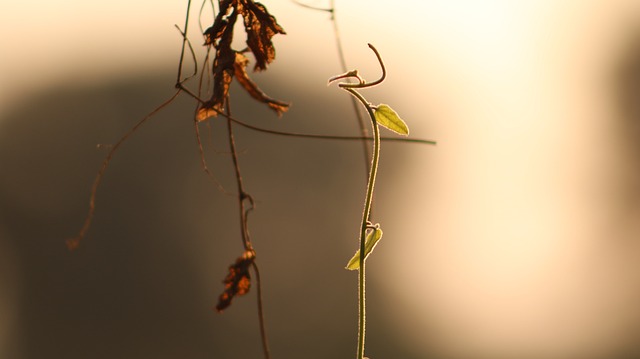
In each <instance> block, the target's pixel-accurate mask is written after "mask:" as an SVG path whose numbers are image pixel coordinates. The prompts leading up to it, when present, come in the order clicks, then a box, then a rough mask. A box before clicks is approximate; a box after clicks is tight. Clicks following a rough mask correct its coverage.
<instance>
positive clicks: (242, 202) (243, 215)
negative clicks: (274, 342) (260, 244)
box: [226, 98, 271, 359]
mask: <svg viewBox="0 0 640 359" xmlns="http://www.w3.org/2000/svg"><path fill="white" fill-rule="evenodd" d="M226 108H227V114H228V115H229V118H227V132H228V136H229V150H230V151H231V158H232V160H233V167H234V170H235V175H236V183H237V185H238V204H239V207H240V227H241V228H240V229H241V233H242V245H243V246H244V249H245V250H246V251H248V250H251V251H252V250H253V246H252V245H251V238H250V237H249V226H248V224H247V216H248V214H249V211H251V210H252V209H253V199H252V198H251V196H250V195H249V194H248V193H247V192H245V190H244V184H243V182H242V175H241V174H240V165H239V164H238V152H237V150H236V141H235V137H234V135H233V123H232V121H231V119H230V116H231V106H230V104H229V98H227V100H226ZM247 200H248V201H249V204H251V207H249V208H246V203H247V202H246V201H247ZM252 267H253V270H254V272H255V274H256V286H257V287H258V288H257V296H258V321H259V324H260V338H261V340H262V351H263V353H264V357H265V359H271V354H270V352H269V343H268V340H267V329H266V325H265V320H264V309H263V305H262V282H261V280H260V272H259V271H258V265H257V264H256V263H255V261H254V262H253V265H252Z"/></svg>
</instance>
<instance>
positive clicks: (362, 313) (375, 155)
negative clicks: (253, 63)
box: [344, 87, 380, 359]
mask: <svg viewBox="0 0 640 359" xmlns="http://www.w3.org/2000/svg"><path fill="white" fill-rule="evenodd" d="M344 89H345V90H347V91H349V93H351V94H352V95H353V96H355V97H356V98H357V99H358V100H360V102H361V103H362V104H363V105H364V107H365V108H366V109H367V112H368V113H369V117H370V118H371V125H372V127H373V152H372V156H371V167H370V171H369V181H368V184H367V195H366V197H365V201H364V211H363V213H362V223H361V226H360V269H359V273H358V274H359V278H358V297H359V301H358V309H359V310H358V312H359V316H358V317H359V318H358V355H357V357H356V358H357V359H363V358H364V340H365V326H366V301H365V260H364V259H365V239H366V236H367V224H368V222H369V214H370V213H371V203H372V202H373V189H374V187H375V183H376V174H377V172H378V160H379V158H380V131H379V129H378V123H377V122H376V117H375V114H374V112H373V109H372V108H371V104H369V103H368V102H367V100H365V99H364V97H362V95H360V94H359V93H358V92H357V91H356V90H354V89H352V88H348V87H346V88H344Z"/></svg>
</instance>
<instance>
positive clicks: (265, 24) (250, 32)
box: [197, 0, 289, 121]
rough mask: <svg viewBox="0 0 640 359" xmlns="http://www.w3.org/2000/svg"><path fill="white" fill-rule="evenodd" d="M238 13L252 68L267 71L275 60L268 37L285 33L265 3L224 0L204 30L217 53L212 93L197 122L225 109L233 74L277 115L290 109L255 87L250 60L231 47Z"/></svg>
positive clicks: (208, 43)
mask: <svg viewBox="0 0 640 359" xmlns="http://www.w3.org/2000/svg"><path fill="white" fill-rule="evenodd" d="M238 16H241V17H242V18H243V20H244V29H245V32H246V33H247V46H248V49H249V51H251V53H252V54H253V56H254V58H255V61H256V64H255V66H254V71H263V70H266V69H267V65H268V64H270V63H271V62H272V61H273V60H275V57H276V50H275V48H274V46H273V43H272V42H271V38H272V37H273V36H274V35H276V34H285V32H284V29H283V28H282V27H281V26H280V25H278V23H277V22H276V19H275V17H273V16H272V15H270V14H269V12H268V11H267V8H266V7H265V6H264V5H262V4H260V3H257V2H254V1H253V0H223V1H222V2H221V3H220V11H219V12H218V15H217V16H216V19H215V21H214V23H213V26H211V27H210V28H209V29H207V31H205V33H204V35H205V45H207V46H213V47H214V48H215V49H216V56H215V60H214V62H213V95H212V96H211V99H209V100H208V101H207V102H206V103H204V104H203V105H202V106H201V107H200V110H199V111H198V114H197V120H198V121H203V120H205V119H207V118H209V117H215V116H216V115H217V114H218V113H219V112H222V111H223V110H224V104H225V100H226V99H227V96H228V95H229V85H230V84H231V81H232V80H233V78H234V76H235V78H236V79H237V80H238V83H239V84H240V85H241V86H242V87H243V88H244V89H245V90H246V91H247V92H248V93H249V94H250V95H251V97H253V98H254V99H256V100H257V101H260V102H262V103H264V104H266V105H267V106H269V107H270V108H271V109H272V110H274V111H275V112H276V113H277V114H278V115H281V114H282V113H283V112H285V111H287V109H288V108H289V105H288V104H287V103H285V102H282V101H278V100H275V99H272V98H270V97H269V96H267V95H266V94H265V93H264V92H262V91H261V90H260V89H259V88H258V86H257V85H256V84H255V83H254V82H253V81H252V80H251V79H250V78H249V75H248V74H247V70H246V68H247V65H248V63H249V59H248V58H247V57H246V56H244V54H243V52H240V51H236V50H234V49H232V48H231V42H232V40H233V30H234V25H235V23H236V20H237V19H238Z"/></svg>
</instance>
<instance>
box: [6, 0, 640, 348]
mask: <svg viewBox="0 0 640 359" xmlns="http://www.w3.org/2000/svg"><path fill="white" fill-rule="evenodd" d="M264 3H265V5H266V6H267V7H268V8H269V10H270V12H272V13H273V14H274V15H276V17H277V18H278V22H279V23H280V24H282V25H283V26H284V28H285V30H286V31H287V35H286V36H278V37H276V39H275V43H276V47H277V60H276V62H275V63H274V64H273V66H272V67H271V68H270V70H269V71H267V73H265V74H256V75H255V79H256V80H257V81H258V82H259V83H260V85H261V86H262V87H263V88H264V89H265V91H266V92H267V93H268V94H270V95H272V96H274V97H276V98H279V99H285V100H288V101H291V102H292V103H293V107H292V109H291V111H290V112H289V113H288V114H286V115H285V116H283V118H282V119H277V118H276V117H275V116H274V115H272V114H271V113H269V112H268V111H267V110H264V109H263V108H261V107H260V106H258V105H255V104H253V103H252V102H251V101H249V99H247V98H246V97H244V96H243V95H239V93H238V91H235V93H234V94H235V95H236V97H234V100H233V101H234V103H235V104H236V110H235V113H236V115H237V116H238V117H241V118H246V119H248V120H251V122H252V123H254V124H257V125H261V126H265V127H271V128H275V129H279V130H288V131H299V132H321V133H345V134H353V133H356V131H357V130H356V126H355V124H354V121H353V119H352V117H353V115H352V113H351V112H350V111H351V108H350V105H349V102H348V99H347V95H346V94H344V93H340V91H338V90H337V89H335V88H326V86H325V83H326V79H327V78H328V77H329V76H331V75H335V74H337V73H339V72H340V67H339V61H338V58H337V53H336V46H335V42H334V37H333V32H332V26H331V22H330V20H329V14H327V13H323V12H314V11H311V10H308V9H304V8H302V7H300V6H297V5H295V4H294V3H292V2H289V1H264ZM308 4H310V5H314V6H319V7H326V6H327V5H328V4H327V2H324V1H309V2H308ZM199 6H200V4H199V3H197V4H196V3H194V9H193V12H192V16H193V17H192V19H196V18H197V13H198V12H197V9H198V8H199ZM336 7H337V11H336V18H337V21H338V25H339V28H340V30H341V34H342V40H343V44H344V48H345V54H346V57H347V63H348V64H349V67H350V68H355V67H357V68H359V69H360V70H361V73H362V74H363V76H364V77H365V78H368V79H374V78H376V77H377V76H378V74H379V70H378V69H377V64H376V62H375V59H374V57H373V56H372V54H371V52H370V51H369V49H368V48H367V46H366V43H367V42H370V43H373V44H375V45H376V47H377V48H378V49H379V50H380V52H381V53H382V55H383V57H384V58H385V61H386V64H387V67H388V72H389V78H388V80H387V81H386V82H385V83H384V85H383V86H381V87H379V88H376V89H372V90H370V91H368V92H367V93H366V95H367V97H368V98H369V99H370V100H371V101H372V102H374V103H376V102H386V103H389V104H391V105H392V106H393V107H394V108H395V109H396V110H397V111H398V112H400V114H401V115H402V116H403V118H404V119H405V120H406V121H407V123H408V124H409V126H410V128H411V131H412V133H411V135H412V136H413V137H422V138H433V139H436V140H438V146H437V147H425V146H416V145H400V144H384V145H383V154H382V159H381V161H382V162H381V163H382V164H381V175H380V177H379V179H378V180H379V183H380V185H379V187H378V188H377V190H378V192H377V197H376V209H375V217H374V219H375V220H376V221H378V222H380V223H381V224H382V227H383V229H384V232H385V237H384V238H383V240H382V242H381V243H380V245H379V246H378V248H377V250H376V252H375V253H374V254H373V255H372V256H371V259H370V261H369V262H368V263H369V266H368V268H369V271H368V288H369V289H368V295H369V297H368V306H369V327H368V329H369V332H368V335H369V336H368V350H367V353H368V355H369V356H370V357H372V358H385V357H386V358H399V357H402V358H411V357H415V358H426V357H434V358H461V359H466V358H468V359H475V358H505V359H507V358H525V359H526V358H532V359H537V358H541V359H554V358H580V359H582V358H585V359H589V358H593V359H609V358H618V357H635V356H638V355H640V353H639V351H640V347H639V346H638V344H637V343H638V342H639V340H638V338H640V306H639V305H638V303H640V264H639V263H640V191H639V190H638V188H640V187H639V185H638V183H640V161H639V160H638V158H639V155H640V148H639V147H638V145H637V144H638V143H640V142H639V141H640V132H639V131H640V25H638V24H640V3H638V2H637V1H636V0H614V1H596V0H593V1H591V0H589V1H566V2H557V1H550V0H545V1H507V0H482V1H470V0H458V1H445V0H437V1H435V0H434V1H419V0H414V1H411V0H403V1H395V2H393V3H391V2H388V1H385V2H383V1H364V0H359V1H340V0H337V1H336ZM185 8H186V2H176V1H173V2H168V1H167V2H157V1H154V2H152V1H136V2H133V3H132V2H129V1H123V0H118V1H110V2H102V3H95V2H80V1H76V0H66V1H58V2H55V3H53V2H44V1H30V2H24V1H23V2H17V1H14V2H3V3H2V4H0V14H2V15H0V17H1V18H0V20H2V21H0V31H1V33H3V34H4V35H3V36H2V37H1V38H0V47H1V48H2V49H3V53H2V55H1V56H0V76H2V78H3V81H2V85H1V86H2V87H0V169H2V173H3V175H2V176H0V289H1V290H2V293H3V295H2V296H0V357H7V358H18V359H20V358H41V357H50V358H85V357H92V358H114V357H135V358H146V357H153V358H175V357H190V358H191V357H192V358H204V357H216V358H218V357H219V358H242V357H257V356H259V355H260V351H259V349H260V348H259V341H258V332H257V325H256V319H255V312H254V311H255V299H254V297H253V295H249V296H247V297H246V298H241V299H238V300H237V301H235V302H234V304H233V306H232V307H231V308H230V309H229V310H228V311H227V312H225V313H224V314H222V315H218V314H216V313H214V312H213V311H212V310H211V308H212V307H213V305H214V302H215V299H216V296H217V295H218V294H219V292H220V290H221V287H222V285H221V284H220V281H221V280H222V278H223V276H224V272H225V270H226V267H227V266H228V265H229V264H230V263H231V262H232V261H233V259H234V258H235V257H237V256H238V255H239V254H240V251H241V248H240V240H239V238H238V228H237V223H236V222H237V218H236V207H235V206H236V201H235V200H234V198H233V197H232V196H228V195H224V194H222V193H219V192H217V191H216V190H215V187H213V186H211V183H210V182H208V179H207V178H206V176H205V175H204V174H203V173H202V171H201V169H200V164H199V158H198V154H197V148H196V146H195V141H194V135H193V127H192V123H191V114H192V113H193V112H192V111H193V107H194V105H195V104H194V103H193V101H190V100H189V99H188V98H186V97H183V98H181V99H179V100H178V101H177V102H176V104H174V105H173V106H172V107H170V108H169V109H167V110H166V111H165V112H164V113H162V114H161V115H159V116H158V117H157V118H155V119H154V120H152V121H151V122H150V123H149V124H147V125H145V126H144V127H143V128H142V129H141V130H140V131H139V132H138V133H137V134H136V135H135V136H133V137H132V138H131V139H130V140H129V142H127V143H126V145H125V146H123V148H122V150H121V151H120V152H119V153H118V154H117V155H116V157H115V159H114V161H113V163H112V165H111V167H110V168H109V170H108V172H107V176H106V177H105V178H104V181H103V185H102V187H101V189H100V191H99V194H98V211H97V212H96V218H95V223H94V226H93V227H92V229H91V231H90V233H89V236H88V238H87V241H86V243H84V244H83V246H82V247H81V249H80V250H79V251H78V252H75V253H68V252H67V251H66V249H65V247H64V239H65V238H67V237H69V236H71V235H73V234H75V232H76V231H77V230H78V229H79V226H80V224H81V222H82V219H83V215H84V210H85V208H86V207H85V206H86V203H87V194H88V191H89V189H90V185H91V181H92V180H93V176H94V174H95V172H96V170H97V169H98V166H99V164H100V163H101V160H102V156H104V154H105V152H104V149H98V150H96V144H109V143H113V142H114V141H116V140H117V139H118V138H119V136H120V135H121V134H122V133H124V132H125V131H126V130H127V129H128V128H129V127H130V126H132V125H133V124H134V123H135V122H136V121H137V120H138V119H139V118H141V117H142V116H144V114H145V113H146V112H148V111H149V110H151V109H152V108H153V107H154V106H155V105H157V104H159V103H161V102H162V101H163V100H164V99H165V98H166V97H168V96H169V95H170V94H171V92H172V86H173V82H174V81H175V66H176V65H177V64H176V63H177V60H178V57H179V48H180V43H181V39H180V35H179V33H178V31H177V30H176V29H175V28H173V24H178V25H179V26H182V24H183V22H184V12H185ZM207 13H208V12H207V11H205V16H204V17H203V18H202V24H203V25H202V26H204V27H206V26H208V23H209V22H210V19H211V17H210V16H207V15H206V14H207ZM189 30H190V31H191V34H192V36H191V39H192V42H193V44H194V46H196V47H197V48H199V45H200V43H201V39H200V38H199V37H198V36H197V35H196V34H197V32H198V26H197V24H196V23H195V20H194V22H193V23H192V27H190V29H189ZM199 54H200V55H201V51H199ZM190 66H191V65H189V66H188V68H191V67H190ZM238 95H239V96H238ZM202 128H203V129H204V130H205V132H207V131H206V128H207V127H206V126H203V127H202ZM210 128H211V133H212V137H211V140H206V141H205V143H206V147H207V151H208V152H207V153H208V158H209V161H210V164H211V167H212V168H213V169H214V170H215V173H216V175H217V176H218V177H219V179H220V181H221V182H222V184H223V185H224V186H225V187H226V188H229V189H232V188H233V180H232V177H231V175H232V173H231V167H229V165H230V163H229V158H228V155H227V153H226V152H225V151H226V142H225V140H224V124H223V123H222V122H221V121H212V123H211V125H210ZM238 138H239V139H238V141H239V145H240V147H241V150H242V156H241V165H242V168H243V172H244V176H245V178H246V182H247V186H248V190H249V191H250V192H251V193H252V194H253V195H254V197H255V198H256V199H257V200H258V208H257V210H256V211H255V212H254V213H252V215H251V223H250V226H251V232H252V234H253V237H254V241H255V242H256V247H257V250H258V255H259V260H260V265H261V266H262V271H263V276H264V278H265V293H266V294H265V296H266V298H265V299H266V300H265V301H266V303H267V308H266V310H267V322H268V323H267V324H268V326H269V328H270V333H269V335H270V338H271V342H272V349H273V352H274V356H275V357H276V358H293V357H296V358H297V357H301V356H304V357H307V358H320V357H328V356H331V357H336V356H350V355H353V352H354V351H355V339H356V338H355V334H356V333H355V329H356V328H355V325H356V316H357V305H356V304H357V303H356V297H357V295H356V277H355V275H353V274H354V273H350V272H346V271H344V270H343V269H342V266H343V265H344V262H346V260H347V259H348V258H349V257H350V255H351V254H352V252H353V250H354V249H355V248H356V246H357V244H356V243H355V238H356V235H357V227H358V220H359V216H360V213H361V212H360V211H361V207H360V206H361V201H362V196H363V194H364V165H363V164H362V155H361V153H360V152H359V151H360V146H359V145H358V144H356V143H339V142H330V141H329V142H324V141H309V140H303V139H286V138H277V137H269V136H265V135H260V134H256V133H252V132H248V131H245V130H238Z"/></svg>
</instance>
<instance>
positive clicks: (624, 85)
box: [614, 27, 640, 216]
mask: <svg viewBox="0 0 640 359" xmlns="http://www.w3.org/2000/svg"><path fill="white" fill-rule="evenodd" d="M614 73H615V75H614V89H615V90H614V91H615V95H616V97H617V104H618V106H619V109H620V114H621V118H622V122H621V132H622V136H621V138H623V139H624V140H625V142H626V145H627V148H628V150H629V158H630V163H631V164H632V166H631V168H628V169H627V173H628V183H627V185H628V186H627V188H625V191H624V194H623V196H622V197H623V198H624V201H625V207H626V208H627V210H628V211H629V212H631V213H632V214H634V215H635V216H637V215H638V214H640V27H638V28H637V29H636V31H635V33H632V34H630V36H629V40H628V41H627V43H626V49H625V51H624V52H623V53H622V54H621V57H620V61H619V64H618V67H617V68H616V69H615V72H614Z"/></svg>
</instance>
